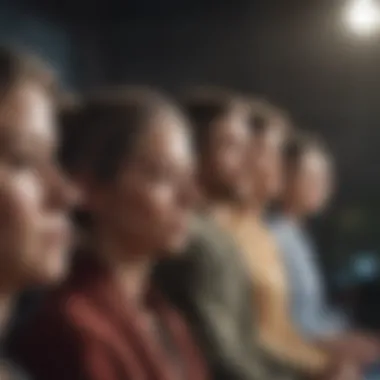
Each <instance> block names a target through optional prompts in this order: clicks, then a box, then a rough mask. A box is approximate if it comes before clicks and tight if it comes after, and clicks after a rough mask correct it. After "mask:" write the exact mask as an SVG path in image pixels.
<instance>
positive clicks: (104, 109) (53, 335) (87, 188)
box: [12, 88, 209, 380]
mask: <svg viewBox="0 0 380 380" xmlns="http://www.w3.org/2000/svg"><path fill="white" fill-rule="evenodd" d="M63 120H64V121H65V123H66V126H65V128H66V130H65V133H66V137H65V138H64V141H65V143H66V144H67V146H66V147H64V149H63V157H65V160H64V164H65V167H66V168H67V170H68V172H69V173H70V175H71V178H72V180H73V181H74V183H76V184H77V185H78V188H79V189H80V190H81V202H82V203H81V210H80V211H81V214H82V217H81V218H80V219H79V220H80V221H81V223H82V226H81V227H82V236H81V238H82V239H81V242H80V245H81V246H80V247H79V248H78V250H77V252H76V253H75V257H74V262H73V267H72V271H71V274H70V276H69V278H68V279H67V280H66V281H65V282H64V283H63V284H61V285H60V286H59V287H57V288H56V289H55V290H54V291H53V292H51V294H49V295H48V296H47V298H46V299H45V302H44V304H43V306H42V307H41V309H40V310H39V312H38V313H37V315H36V316H35V317H34V318H33V319H32V320H31V321H30V322H29V323H28V324H27V325H26V326H25V330H24V331H25V332H24V334H23V335H22V337H21V338H20V340H19V341H18V342H16V343H15V345H14V346H13V349H12V353H13V356H14V358H15V359H17V360H18V362H19V363H20V364H22V365H23V366H24V368H27V369H28V370H29V371H30V373H31V374H32V375H34V376H35V378H36V379H38V380H51V379H54V380H68V379H70V380H116V379H117V380H128V379H131V380H132V379H133V380H138V379H156V380H171V379H173V380H174V379H175V380H177V379H181V378H183V379H188V380H205V379H208V378H209V376H208V370H207V365H206V363H205V361H204V359H203V357H202V354H201V352H199V350H198V347H197V343H196V342H195V340H194V339H193V336H192V334H191V333H190V331H189V329H188V327H187V324H186V322H185V320H184V319H183V318H182V317H181V315H180V314H179V313H178V312H177V310H176V309H175V307H173V305H172V304H171V303H170V302H169V301H167V300H166V298H165V296H164V295H163V294H162V292H160V291H159V289H158V287H157V286H156V285H155V283H154V282H152V281H151V271H152V268H153V266H154V264H155V263H156V262H157V261H158V260H160V259H162V258H163V257H165V256H166V255H171V254H175V253H176V252H177V251H178V250H180V249H182V247H183V246H184V245H185V244H186V241H187V239H188V232H189V222H190V220H191V214H192V208H193V202H194V199H195V191H194V184H193V170H194V162H193V155H192V151H191V146H190V136H189V130H188V128H187V126H186V122H185V120H184V117H183V116H182V115H181V113H180V112H179V111H178V110H177V109H176V107H175V106H174V105H173V104H172V103H171V102H170V101H168V100H166V99H164V98H163V97H162V96H161V95H159V94H156V93H154V92H151V91H149V90H144V89H133V88H131V89H129V88H122V89H110V90H103V91H101V92H100V93H99V94H98V93H96V94H94V95H91V96H88V97H86V98H85V99H84V101H83V104H81V105H79V106H78V109H77V110H72V111H71V113H69V114H66V115H65V116H64V117H63Z"/></svg>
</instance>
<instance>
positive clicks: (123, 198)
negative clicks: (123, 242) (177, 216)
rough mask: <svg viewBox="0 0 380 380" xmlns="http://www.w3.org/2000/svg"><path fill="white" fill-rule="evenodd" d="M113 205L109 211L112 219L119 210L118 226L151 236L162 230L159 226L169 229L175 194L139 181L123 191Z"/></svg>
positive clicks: (119, 192)
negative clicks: (168, 222)
mask: <svg viewBox="0 0 380 380" xmlns="http://www.w3.org/2000/svg"><path fill="white" fill-rule="evenodd" d="M123 189H124V190H123ZM112 202H113V205H112V206H111V207H110V208H109V210H110V211H111V214H110V217H111V218H113V217H114V216H116V215H115V210H117V211H116V213H117V215H118V216H117V219H118V223H120V224H122V225H123V227H122V228H124V229H125V230H128V231H129V232H132V233H133V234H136V235H145V236H147V235H148V234H149V233H153V232H154V231H155V230H156V229H157V230H159V228H158V227H159V226H160V228H161V229H162V228H164V227H165V224H166V220H168V219H169V218H170V215H171V212H172V209H173V202H174V194H173V190H172V189H171V187H170V186H165V185H154V184H147V183H144V184H141V183H139V182H138V181H136V182H135V183H134V184H131V185H126V186H124V187H123V188H121V189H120V190H119V191H118V195H117V196H115V197H113V199H112ZM112 210H113V212H112ZM126 232H127V231H126Z"/></svg>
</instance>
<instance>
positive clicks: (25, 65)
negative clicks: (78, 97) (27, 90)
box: [0, 47, 57, 101]
mask: <svg viewBox="0 0 380 380" xmlns="http://www.w3.org/2000/svg"><path fill="white" fill-rule="evenodd" d="M24 82H35V83H37V84H39V85H41V86H43V87H44V88H45V89H46V90H47V91H48V92H49V93H50V94H51V95H53V94H54V95H56V90H57V89H56V83H55V79H54V75H53V72H52V71H51V70H50V69H49V67H48V66H47V65H46V64H45V63H44V62H42V61H41V60H40V59H39V58H37V57H36V56H34V55H30V54H27V53H25V52H22V51H18V50H13V49H11V48H7V47H0V101H2V100H3V99H4V98H5V97H7V96H8V95H9V94H10V93H11V92H12V91H13V90H14V88H15V87H17V86H18V85H22V84H23V83H24Z"/></svg>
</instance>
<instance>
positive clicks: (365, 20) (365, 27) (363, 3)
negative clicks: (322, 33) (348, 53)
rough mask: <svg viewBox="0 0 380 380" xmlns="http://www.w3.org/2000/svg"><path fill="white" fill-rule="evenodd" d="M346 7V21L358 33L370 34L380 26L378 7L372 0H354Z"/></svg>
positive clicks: (379, 10) (379, 9)
mask: <svg viewBox="0 0 380 380" xmlns="http://www.w3.org/2000/svg"><path fill="white" fill-rule="evenodd" d="M350 5H351V6H350V7H349V9H348V14H347V22H348V25H349V27H350V29H352V30H353V31H354V32H356V33H358V34H364V35H367V34H372V33H373V32H376V31H377V30H378V29H379V27H380V8H379V5H378V4H377V3H376V2H375V1H374V0H356V1H354V2H353V3H352V4H350Z"/></svg>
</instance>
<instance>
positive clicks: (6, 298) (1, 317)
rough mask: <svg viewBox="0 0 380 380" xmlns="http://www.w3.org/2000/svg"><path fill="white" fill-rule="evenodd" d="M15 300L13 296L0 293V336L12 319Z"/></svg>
mask: <svg viewBox="0 0 380 380" xmlns="http://www.w3.org/2000/svg"><path fill="white" fill-rule="evenodd" d="M14 298H15V297H14V295H13V294H10V293H6V292H4V293H1V291H0V335H2V333H3V332H4V330H5V329H6V325H7V323H8V321H9V319H10V316H11V312H12V306H13V301H14Z"/></svg>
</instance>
